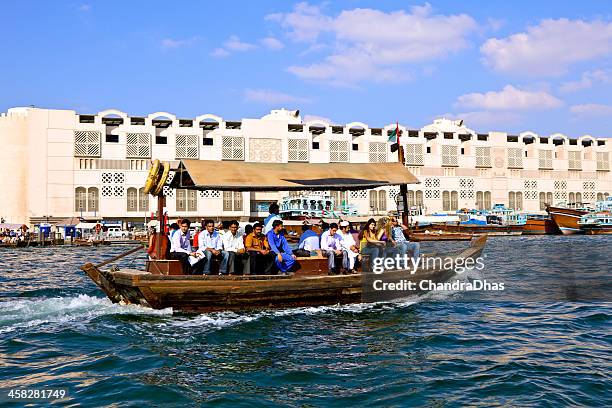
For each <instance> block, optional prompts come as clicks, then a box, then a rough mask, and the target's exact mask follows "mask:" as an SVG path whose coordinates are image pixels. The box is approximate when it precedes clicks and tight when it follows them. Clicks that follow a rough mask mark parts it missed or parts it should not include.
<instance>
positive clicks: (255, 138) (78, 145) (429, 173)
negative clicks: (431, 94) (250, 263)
mask: <svg viewBox="0 0 612 408" xmlns="http://www.w3.org/2000/svg"><path fill="white" fill-rule="evenodd" d="M395 127H396V125H395V124H389V125H387V126H385V127H383V128H377V127H369V126H368V125H366V124H365V123H361V122H353V123H349V124H347V125H344V126H341V125H334V124H329V123H326V122H323V121H311V122H307V123H303V122H302V121H301V118H300V117H299V115H297V113H295V112H292V111H287V110H277V111H272V112H271V113H270V114H269V115H266V116H264V117H263V118H261V119H242V120H237V121H230V120H226V119H223V118H221V117H219V116H215V115H211V114H206V115H201V116H197V117H196V118H189V119H187V118H185V119H181V118H177V117H176V116H175V115H173V114H171V113H167V112H156V113H152V114H150V115H148V116H147V117H131V116H128V114H126V113H124V112H121V111H118V110H106V111H103V112H99V113H98V114H96V115H82V114H77V113H76V112H74V111H71V110H51V109H38V108H13V109H9V111H8V112H7V113H6V114H4V113H3V114H2V115H1V116H0V143H1V146H2V147H3V150H2V153H1V157H2V159H3V160H2V163H3V164H4V166H3V167H4V169H5V176H4V178H3V179H2V182H1V183H0V191H2V193H3V197H4V199H3V200H0V217H1V218H3V219H4V220H5V221H6V222H14V223H21V222H25V223H37V222H42V221H49V222H53V221H56V220H61V219H64V218H67V217H73V216H76V217H83V218H86V219H105V220H117V219H121V220H125V221H128V222H132V223H142V222H143V221H144V219H145V217H149V216H150V214H151V212H153V211H155V210H156V208H155V207H156V202H155V200H154V199H153V198H151V197H148V196H144V194H142V186H143V183H144V180H145V178H146V175H147V171H148V167H149V165H150V160H151V159H160V160H162V161H170V162H171V163H173V164H175V165H176V163H177V162H178V160H180V159H184V158H189V159H197V158H199V159H203V160H244V161H260V162H289V161H309V162H313V163H327V162H353V163H368V162H381V161H395V160H398V157H397V152H396V153H392V152H391V150H390V146H391V144H390V143H389V142H388V133H389V132H391V131H392V130H394V129H395ZM399 127H400V129H401V130H402V132H403V133H402V137H401V143H402V145H405V151H406V166H407V167H408V168H409V169H410V170H411V171H412V172H413V173H414V174H415V175H416V176H417V177H418V178H419V179H420V181H421V184H415V185H410V186H409V187H408V188H409V197H408V198H409V201H410V204H411V205H422V206H424V207H425V208H426V210H427V211H428V212H437V211H454V210H456V209H459V208H487V207H490V206H491V205H492V204H495V203H504V204H506V205H508V206H509V207H512V208H517V209H521V210H524V211H528V212H539V211H541V210H543V208H544V203H557V202H560V201H583V202H594V201H596V200H599V199H602V198H603V197H604V196H606V195H608V194H610V192H612V180H611V178H610V156H611V154H610V153H611V151H612V139H605V138H600V139H595V138H593V137H591V136H588V135H587V136H582V137H579V138H569V137H567V136H565V135H562V134H553V135H548V136H540V135H537V134H535V133H532V132H524V133H521V134H518V135H509V134H506V133H502V132H490V133H485V134H477V133H475V132H474V131H472V130H470V129H469V128H467V127H465V126H464V125H463V124H462V122H461V121H450V120H446V119H439V120H436V121H434V123H433V124H430V125H427V126H425V127H423V128H422V129H414V128H406V127H405V126H401V125H400V126H399ZM211 177H214V175H211ZM398 191H399V189H398V188H397V187H392V188H381V189H376V190H373V191H355V192H348V193H339V192H337V193H334V194H335V195H336V197H337V199H338V200H344V199H346V200H347V201H348V202H349V203H351V204H355V205H356V206H357V207H358V208H359V211H360V213H362V214H373V213H384V212H386V211H388V210H392V209H395V207H396V205H395V201H394V199H395V197H396V196H397V194H398ZM281 196H282V194H279V193H274V192H270V193H259V192H257V193H243V192H220V191H203V192H195V191H184V190H183V191H181V190H178V191H169V192H168V200H167V207H168V212H169V214H170V217H188V218H192V219H199V218H200V217H204V216H211V217H215V218H218V217H222V218H224V219H227V218H237V219H242V220H246V219H249V218H255V217H261V216H265V215H266V214H267V211H266V209H267V205H268V204H269V203H270V202H273V201H277V200H279V198H280V197H281Z"/></svg>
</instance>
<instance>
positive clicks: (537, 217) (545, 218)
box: [523, 214, 561, 235]
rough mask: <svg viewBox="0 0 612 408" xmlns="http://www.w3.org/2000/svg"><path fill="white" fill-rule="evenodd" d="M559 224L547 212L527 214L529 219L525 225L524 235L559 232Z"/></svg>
mask: <svg viewBox="0 0 612 408" xmlns="http://www.w3.org/2000/svg"><path fill="white" fill-rule="evenodd" d="M559 233H561V231H559V228H557V224H555V222H554V221H553V220H552V218H551V217H550V216H549V215H546V214H527V221H526V222H525V225H523V235H548V234H559Z"/></svg>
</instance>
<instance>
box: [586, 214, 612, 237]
mask: <svg viewBox="0 0 612 408" xmlns="http://www.w3.org/2000/svg"><path fill="white" fill-rule="evenodd" d="M578 226H579V227H580V230H581V231H583V232H584V233H585V234H588V235H610V234H612V212H610V211H600V212H593V213H590V214H587V215H583V216H582V217H580V220H579V221H578Z"/></svg>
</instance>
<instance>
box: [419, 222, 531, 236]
mask: <svg viewBox="0 0 612 408" xmlns="http://www.w3.org/2000/svg"><path fill="white" fill-rule="evenodd" d="M431 229H432V230H434V231H438V230H440V231H444V232H451V233H459V234H471V235H482V234H487V235H488V236H490V237H496V236H518V235H522V234H523V226H522V225H474V224H459V225H457V224H432V225H431Z"/></svg>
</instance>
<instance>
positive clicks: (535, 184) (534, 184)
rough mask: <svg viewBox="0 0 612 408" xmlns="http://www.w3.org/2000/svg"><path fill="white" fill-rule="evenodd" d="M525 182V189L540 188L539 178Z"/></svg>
mask: <svg viewBox="0 0 612 408" xmlns="http://www.w3.org/2000/svg"><path fill="white" fill-rule="evenodd" d="M523 183H524V186H525V190H537V189H538V181H537V180H525V181H524V182H523Z"/></svg>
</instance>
